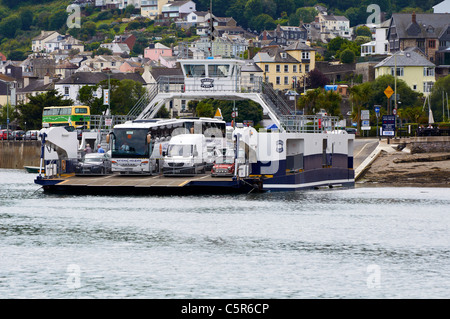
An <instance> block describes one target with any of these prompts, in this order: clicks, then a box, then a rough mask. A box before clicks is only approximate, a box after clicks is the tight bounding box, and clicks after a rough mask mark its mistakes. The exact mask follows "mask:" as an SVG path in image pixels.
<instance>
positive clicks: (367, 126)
mask: <svg viewBox="0 0 450 319" xmlns="http://www.w3.org/2000/svg"><path fill="white" fill-rule="evenodd" d="M361 130H363V131H369V130H370V121H369V120H364V121H361Z"/></svg>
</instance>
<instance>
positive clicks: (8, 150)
mask: <svg viewBox="0 0 450 319" xmlns="http://www.w3.org/2000/svg"><path fill="white" fill-rule="evenodd" d="M40 156H41V141H0V168H14V169H22V168H23V167H24V166H39V161H40Z"/></svg>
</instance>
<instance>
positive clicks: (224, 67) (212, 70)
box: [208, 64, 230, 78]
mask: <svg viewBox="0 0 450 319" xmlns="http://www.w3.org/2000/svg"><path fill="white" fill-rule="evenodd" d="M229 71H230V65H228V64H210V65H208V76H210V77H212V78H224V77H227V76H228V74H229Z"/></svg>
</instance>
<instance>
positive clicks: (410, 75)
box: [375, 48, 436, 95]
mask: <svg viewBox="0 0 450 319" xmlns="http://www.w3.org/2000/svg"><path fill="white" fill-rule="evenodd" d="M420 52H421V51H420V50H419V49H417V48H408V49H407V50H405V51H401V52H396V53H394V54H393V55H392V56H390V57H388V58H386V59H384V60H383V61H382V62H380V63H378V64H377V65H376V66H375V78H378V77H379V76H382V75H385V74H390V75H392V76H395V75H396V76H397V79H401V80H403V81H405V82H406V83H407V84H408V86H409V87H410V88H411V89H412V90H413V91H416V92H419V93H423V94H424V95H428V94H430V92H431V90H432V88H433V85H434V83H435V82H436V78H435V67H436V66H435V65H434V64H433V63H432V62H430V61H429V60H428V59H427V58H426V57H425V56H424V55H423V54H421V53H420ZM396 73H397V74H396Z"/></svg>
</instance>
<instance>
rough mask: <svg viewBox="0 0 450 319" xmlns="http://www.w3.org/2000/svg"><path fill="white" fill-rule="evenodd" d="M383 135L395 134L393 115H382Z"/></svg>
mask: <svg viewBox="0 0 450 319" xmlns="http://www.w3.org/2000/svg"><path fill="white" fill-rule="evenodd" d="M382 122H383V124H382V130H383V136H394V135H395V115H383V119H382Z"/></svg>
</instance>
